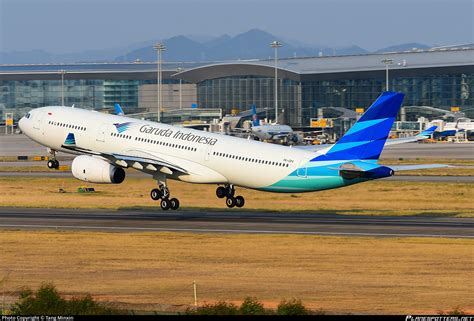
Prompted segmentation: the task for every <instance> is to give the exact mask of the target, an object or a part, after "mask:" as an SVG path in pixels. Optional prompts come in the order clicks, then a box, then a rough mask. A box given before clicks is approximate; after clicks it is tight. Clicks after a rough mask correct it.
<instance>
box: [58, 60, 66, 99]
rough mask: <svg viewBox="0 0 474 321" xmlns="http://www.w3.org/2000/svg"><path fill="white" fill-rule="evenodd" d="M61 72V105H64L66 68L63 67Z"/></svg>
mask: <svg viewBox="0 0 474 321" xmlns="http://www.w3.org/2000/svg"><path fill="white" fill-rule="evenodd" d="M59 74H61V106H64V74H66V70H64V69H61V70H60V71H59Z"/></svg>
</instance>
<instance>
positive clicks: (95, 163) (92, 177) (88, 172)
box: [71, 155, 125, 184]
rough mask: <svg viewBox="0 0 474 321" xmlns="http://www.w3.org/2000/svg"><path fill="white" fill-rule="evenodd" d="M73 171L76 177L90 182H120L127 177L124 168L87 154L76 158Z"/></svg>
mask: <svg viewBox="0 0 474 321" xmlns="http://www.w3.org/2000/svg"><path fill="white" fill-rule="evenodd" d="M71 171H72V175H73V176H74V177H75V178H77V179H80V180H81V181H84V182H90V183H105V184H120V183H122V182H123V180H124V179H125V171H124V170H123V168H121V167H117V166H114V165H111V164H109V163H108V162H106V161H104V160H102V159H100V158H97V157H92V156H87V155H82V156H77V157H76V158H74V160H73V161H72V166H71Z"/></svg>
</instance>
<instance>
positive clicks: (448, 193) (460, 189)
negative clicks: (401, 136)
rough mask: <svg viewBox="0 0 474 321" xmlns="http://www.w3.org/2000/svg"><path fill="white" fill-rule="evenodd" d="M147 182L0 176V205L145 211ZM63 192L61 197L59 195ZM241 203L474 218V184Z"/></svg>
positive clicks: (208, 194) (184, 193) (347, 190)
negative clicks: (88, 190)
mask: <svg viewBox="0 0 474 321" xmlns="http://www.w3.org/2000/svg"><path fill="white" fill-rule="evenodd" d="M155 184H156V183H155V182H154V181H153V180H152V179H146V178H127V179H126V180H125V182H124V183H122V184H120V185H106V184H104V185H98V184H87V186H91V187H94V188H95V189H96V190H97V192H96V193H88V194H82V193H78V192H77V188H78V187H79V186H82V185H86V184H85V183H83V182H80V181H78V180H76V179H73V178H58V177H57V178H44V177H37V178H35V177H1V178H0V194H1V195H2V197H1V198H0V206H2V207H57V208H109V209H119V208H134V207H139V208H150V209H158V208H159V204H158V203H157V202H153V201H152V200H151V199H150V196H149V192H150V190H151V189H152V188H154V187H155V186H156V185H155ZM169 186H170V189H171V192H172V195H173V196H174V197H177V198H179V200H180V202H181V206H182V209H184V210H185V209H186V208H190V207H193V208H210V209H212V208H216V209H223V208H226V207H225V204H224V201H223V200H222V199H218V198H217V197H216V196H215V188H216V186H215V185H194V184H187V183H181V182H175V181H170V182H169ZM59 189H63V190H64V191H66V193H61V192H59ZM238 193H239V194H242V195H243V196H244V197H245V198H246V205H245V206H246V209H249V210H276V211H287V212H288V211H290V212H291V211H309V212H314V213H328V212H329V213H337V214H356V215H357V214H368V215H442V216H463V217H474V213H473V201H472V196H473V195H474V184H470V183H446V184H442V185H440V184H439V183H430V182H402V181H383V180H380V181H374V182H368V183H362V184H357V185H354V186H349V187H344V188H342V189H337V190H329V191H322V192H315V193H303V194H276V193H266V192H258V191H254V190H246V189H242V188H238Z"/></svg>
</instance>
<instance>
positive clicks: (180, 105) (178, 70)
mask: <svg viewBox="0 0 474 321" xmlns="http://www.w3.org/2000/svg"><path fill="white" fill-rule="evenodd" d="M183 71H184V68H181V67H178V68H176V72H178V73H180V72H183ZM182 83H183V80H182V79H181V78H179V109H180V110H181V109H183V93H182V91H181V85H182Z"/></svg>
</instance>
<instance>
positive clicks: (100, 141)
mask: <svg viewBox="0 0 474 321" xmlns="http://www.w3.org/2000/svg"><path fill="white" fill-rule="evenodd" d="M107 126H108V125H107V124H106V123H103V124H102V125H100V127H99V131H98V133H97V136H96V139H95V144H96V146H102V145H104V143H105V135H106V132H107Z"/></svg>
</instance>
